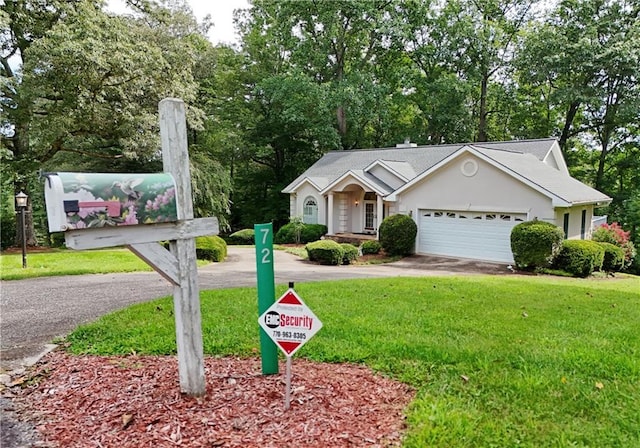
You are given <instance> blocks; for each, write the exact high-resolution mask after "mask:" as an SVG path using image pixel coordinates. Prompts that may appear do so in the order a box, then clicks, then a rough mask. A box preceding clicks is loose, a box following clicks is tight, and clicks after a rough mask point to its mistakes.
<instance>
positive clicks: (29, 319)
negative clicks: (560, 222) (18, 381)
mask: <svg viewBox="0 0 640 448" xmlns="http://www.w3.org/2000/svg"><path fill="white" fill-rule="evenodd" d="M274 270H275V279H276V283H277V284H287V283H288V282H296V283H300V282H311V281H321V280H339V279H349V278H375V277H399V276H402V277H406V276H434V275H469V274H507V273H509V271H508V270H507V269H506V266H505V265H500V264H494V263H482V262H476V261H472V260H457V259H451V258H444V257H425V256H411V257H407V258H404V259H402V260H400V261H398V262H395V263H388V264H383V265H366V266H320V265H317V264H313V263H309V262H308V261H305V260H301V259H299V258H298V257H296V256H294V255H291V254H289V253H287V252H284V251H280V250H278V251H275V261H274ZM198 279H199V284H200V289H201V290H206V289H220V288H233V287H240V286H255V285H256V260H255V249H253V248H239V247H234V246H230V247H229V255H228V258H227V260H226V261H225V262H223V263H212V264H210V265H207V266H204V267H202V268H200V269H199V270H198ZM172 293H173V288H172V286H171V285H170V284H169V283H168V282H167V281H166V280H164V279H163V278H162V277H160V275H158V274H157V273H155V272H142V273H130V274H97V275H82V276H65V277H41V278H35V279H28V280H15V281H2V282H0V310H1V312H2V317H1V318H0V319H1V320H0V342H1V344H0V372H2V371H12V370H15V369H17V368H20V367H21V366H24V365H30V364H32V363H33V362H35V360H36V359H38V357H39V356H40V355H41V354H42V353H43V352H45V351H46V350H47V348H49V347H50V344H51V342H52V341H53V340H54V339H55V338H57V337H60V336H64V335H66V334H68V333H69V332H71V331H72V330H73V329H74V328H75V327H77V326H78V325H80V324H83V323H87V322H90V321H93V320H95V319H97V318H98V317H100V316H102V315H104V314H107V313H110V312H112V311H115V310H118V309H121V308H125V307H127V306H129V305H131V304H134V303H139V302H145V301H148V300H152V299H156V298H158V297H164V296H169V295H171V294H172Z"/></svg>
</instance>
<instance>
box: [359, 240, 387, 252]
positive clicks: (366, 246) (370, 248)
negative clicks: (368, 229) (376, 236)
mask: <svg viewBox="0 0 640 448" xmlns="http://www.w3.org/2000/svg"><path fill="white" fill-rule="evenodd" d="M360 249H361V250H362V255H375V254H378V253H380V251H381V250H382V245H381V244H380V243H379V242H378V241H376V240H367V241H363V242H362V244H361V245H360Z"/></svg>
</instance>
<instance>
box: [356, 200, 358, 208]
mask: <svg viewBox="0 0 640 448" xmlns="http://www.w3.org/2000/svg"><path fill="white" fill-rule="evenodd" d="M357 206H358V200H357V199H356V207H357Z"/></svg>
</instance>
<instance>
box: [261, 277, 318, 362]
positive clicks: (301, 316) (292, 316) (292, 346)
mask: <svg viewBox="0 0 640 448" xmlns="http://www.w3.org/2000/svg"><path fill="white" fill-rule="evenodd" d="M258 323H259V324H260V326H261V327H262V329H263V330H264V331H265V333H266V334H267V335H268V336H269V337H270V338H271V339H272V340H273V342H275V343H276V345H277V346H278V347H280V350H282V351H283V352H284V354H285V355H286V356H293V354H294V353H295V352H297V351H298V349H299V348H300V347H302V346H303V345H304V344H305V342H307V341H308V340H309V339H311V338H312V337H313V335H315V334H316V333H317V332H318V330H320V328H322V322H320V319H318V318H317V317H316V315H315V314H313V312H312V311H311V310H310V309H309V308H308V307H307V305H305V303H304V302H303V301H302V299H301V298H300V297H299V296H298V294H296V292H295V291H294V290H293V289H288V290H287V291H286V292H285V293H284V294H283V295H282V297H280V298H279V299H278V300H276V301H275V303H274V304H273V305H271V306H270V307H269V308H268V309H267V311H265V312H264V314H262V316H260V317H259V318H258Z"/></svg>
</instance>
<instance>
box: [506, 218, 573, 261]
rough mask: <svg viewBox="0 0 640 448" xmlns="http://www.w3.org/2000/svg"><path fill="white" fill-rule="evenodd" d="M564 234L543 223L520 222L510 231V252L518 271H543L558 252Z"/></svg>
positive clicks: (555, 227) (551, 225) (554, 226)
mask: <svg viewBox="0 0 640 448" xmlns="http://www.w3.org/2000/svg"><path fill="white" fill-rule="evenodd" d="M563 240H564V232H563V231H562V229H561V228H560V227H558V226H556V225H554V224H551V223H548V222H544V221H537V220H534V221H527V222H521V223H520V224H518V225H516V226H515V227H514V228H513V229H512V230H511V252H513V260H514V262H515V264H516V266H517V267H518V269H523V270H534V269H545V268H548V267H550V266H551V263H552V262H553V259H554V257H555V256H556V255H557V254H558V252H559V251H560V248H561V246H562V241H563Z"/></svg>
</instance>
